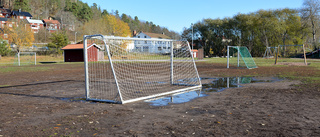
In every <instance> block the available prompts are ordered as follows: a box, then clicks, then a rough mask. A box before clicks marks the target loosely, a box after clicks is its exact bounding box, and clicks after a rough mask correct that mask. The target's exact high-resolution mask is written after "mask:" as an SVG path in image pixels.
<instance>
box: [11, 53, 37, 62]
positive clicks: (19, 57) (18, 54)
mask: <svg viewBox="0 0 320 137" xmlns="http://www.w3.org/2000/svg"><path fill="white" fill-rule="evenodd" d="M21 54H29V55H30V54H33V55H34V63H32V64H29V65H37V52H23V51H21V52H17V53H16V56H17V65H18V66H21V65H22V64H21V63H22V62H21ZM32 60H33V59H32ZM30 61H31V59H30ZM15 63H16V62H15V60H14V65H15Z"/></svg>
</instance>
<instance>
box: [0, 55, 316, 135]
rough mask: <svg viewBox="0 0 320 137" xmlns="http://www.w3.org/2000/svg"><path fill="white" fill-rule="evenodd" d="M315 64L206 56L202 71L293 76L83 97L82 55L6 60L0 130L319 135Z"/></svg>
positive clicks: (0, 71)
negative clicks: (169, 92) (163, 94)
mask: <svg viewBox="0 0 320 137" xmlns="http://www.w3.org/2000/svg"><path fill="white" fill-rule="evenodd" d="M316 63H317V62H316ZM318 63H319V62H318ZM315 66H320V65H315ZM315 66H312V65H310V66H307V67H306V66H273V65H270V66H259V68H257V69H251V70H248V69H237V68H230V69H226V64H219V63H212V62H211V63H210V62H208V61H199V62H197V67H198V71H199V74H200V77H227V76H254V77H260V78H262V79H264V78H271V77H281V78H283V77H287V78H285V79H284V80H281V81H277V82H271V83H251V84H244V85H242V86H243V87H240V88H229V89H225V90H223V91H222V92H208V93H206V94H207V95H208V96H205V97H201V98H196V99H194V100H192V101H189V102H186V103H180V104H170V105H167V106H152V105H150V104H148V103H146V102H143V101H141V102H134V103H130V104H125V105H120V104H109V103H99V102H88V101H84V100H83V98H84V97H85V89H84V70H83V64H82V63H76V64H46V65H37V66H27V67H24V68H21V67H5V66H0V137H7V136H320V84H319V81H320V80H319V79H320V78H319V77H320V73H319V70H320V69H319V67H315Z"/></svg>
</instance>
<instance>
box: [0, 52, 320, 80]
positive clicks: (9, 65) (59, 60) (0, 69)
mask: <svg viewBox="0 0 320 137" xmlns="http://www.w3.org/2000/svg"><path fill="white" fill-rule="evenodd" d="M13 60H14V57H2V58H1V60H0V73H12V72H35V71H50V70H53V69H59V65H58V64H66V65H67V64H69V65H77V64H78V65H82V64H83V62H74V63H70V62H69V63H66V62H63V57H62V56H59V57H53V56H37V65H36V66H34V65H28V66H20V67H19V66H14V65H13ZM254 61H255V63H256V65H257V66H258V69H259V67H267V68H270V69H275V70H276V69H277V68H279V69H280V68H282V69H283V68H286V67H294V68H295V69H296V70H301V71H299V72H296V71H281V73H277V72H274V73H275V74H276V73H277V76H279V77H283V78H290V79H297V80H303V81H304V82H310V83H314V82H319V83H320V71H312V73H315V74H308V73H309V71H308V70H310V69H311V70H314V69H315V70H320V59H308V60H307V62H308V63H310V65H308V66H288V65H274V62H275V60H274V59H263V58H254ZM40 62H55V63H53V64H52V65H46V64H42V63H40ZM199 62H203V63H208V64H211V63H213V64H225V65H226V66H227V58H205V59H204V60H201V61H199ZM279 62H300V63H303V62H304V60H303V59H291V58H281V59H280V60H279ZM236 63H237V62H236V58H233V59H231V60H230V64H233V65H235V64H236ZM55 64H57V65H55ZM56 67H57V68H56ZM300 68H301V69H300ZM304 70H305V72H304ZM253 71H254V70H253ZM302 73H303V74H305V75H301V74H302ZM250 75H255V76H259V75H260V74H259V73H255V74H250Z"/></svg>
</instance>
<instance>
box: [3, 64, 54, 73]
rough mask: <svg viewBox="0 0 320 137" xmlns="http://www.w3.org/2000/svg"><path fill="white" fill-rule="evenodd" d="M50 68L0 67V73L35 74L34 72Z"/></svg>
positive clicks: (38, 66)
mask: <svg viewBox="0 0 320 137" xmlns="http://www.w3.org/2000/svg"><path fill="white" fill-rule="evenodd" d="M50 69H51V67H48V66H42V65H37V66H26V67H25V66H0V73H11V72H36V71H47V70H50Z"/></svg>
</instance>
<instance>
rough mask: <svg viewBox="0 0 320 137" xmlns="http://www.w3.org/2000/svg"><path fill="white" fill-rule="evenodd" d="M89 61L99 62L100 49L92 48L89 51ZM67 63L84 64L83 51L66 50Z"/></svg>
mask: <svg viewBox="0 0 320 137" xmlns="http://www.w3.org/2000/svg"><path fill="white" fill-rule="evenodd" d="M87 52H88V61H98V49H97V48H96V47H95V46H92V47H90V48H89V49H88V51H87ZM64 59H65V62H83V61H84V55H83V49H72V50H64Z"/></svg>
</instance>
